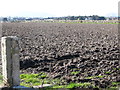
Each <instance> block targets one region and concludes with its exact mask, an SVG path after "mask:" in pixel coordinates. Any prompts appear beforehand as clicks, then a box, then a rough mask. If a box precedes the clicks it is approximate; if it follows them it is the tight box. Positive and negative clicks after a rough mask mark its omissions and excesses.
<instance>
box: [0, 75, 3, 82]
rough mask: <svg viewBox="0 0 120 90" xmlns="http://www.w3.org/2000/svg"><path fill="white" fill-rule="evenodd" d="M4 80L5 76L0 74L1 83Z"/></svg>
mask: <svg viewBox="0 0 120 90" xmlns="http://www.w3.org/2000/svg"><path fill="white" fill-rule="evenodd" d="M2 82H3V76H2V75H1V74H0V84H2Z"/></svg>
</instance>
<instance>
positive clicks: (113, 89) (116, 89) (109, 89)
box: [106, 87, 118, 90]
mask: <svg viewBox="0 0 120 90" xmlns="http://www.w3.org/2000/svg"><path fill="white" fill-rule="evenodd" d="M106 90H118V87H110V88H107V89H106Z"/></svg>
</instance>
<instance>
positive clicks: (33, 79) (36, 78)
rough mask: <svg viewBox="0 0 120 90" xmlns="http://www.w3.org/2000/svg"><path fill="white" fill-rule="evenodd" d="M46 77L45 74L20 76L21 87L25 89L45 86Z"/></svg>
mask: <svg viewBox="0 0 120 90" xmlns="http://www.w3.org/2000/svg"><path fill="white" fill-rule="evenodd" d="M47 77H48V76H47V75H46V74H45V73H39V74H21V75H20V79H21V85H22V86H26V87H31V86H36V85H41V84H43V83H44V84H46V83H48V82H49V81H48V80H47V79H46V78H47Z"/></svg>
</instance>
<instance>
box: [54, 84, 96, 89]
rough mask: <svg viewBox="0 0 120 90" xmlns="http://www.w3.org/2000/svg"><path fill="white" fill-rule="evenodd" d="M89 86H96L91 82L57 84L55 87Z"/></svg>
mask: <svg viewBox="0 0 120 90" xmlns="http://www.w3.org/2000/svg"><path fill="white" fill-rule="evenodd" d="M80 87H81V88H88V87H95V86H94V85H92V84H91V83H70V84H68V85H61V86H59V85H57V86H53V88H80Z"/></svg>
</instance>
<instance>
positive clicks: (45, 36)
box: [2, 22, 120, 88]
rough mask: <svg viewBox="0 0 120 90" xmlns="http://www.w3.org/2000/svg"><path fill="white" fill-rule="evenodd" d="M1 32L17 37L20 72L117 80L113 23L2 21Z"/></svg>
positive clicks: (119, 69)
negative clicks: (18, 40)
mask: <svg viewBox="0 0 120 90" xmlns="http://www.w3.org/2000/svg"><path fill="white" fill-rule="evenodd" d="M2 35H3V36H7V35H9V36H11V35H12V36H18V37H19V39H20V42H19V43H20V44H19V45H20V64H21V65H20V69H21V73H39V72H45V73H47V74H48V75H49V76H50V77H51V78H54V79H55V78H59V79H60V80H61V81H62V80H64V82H61V83H63V84H65V83H71V82H76V83H77V82H78V83H79V82H92V83H93V84H94V85H96V86H99V87H103V88H105V87H108V86H111V85H112V82H116V83H117V82H118V83H119V82H120V62H119V57H118V56H119V55H120V54H119V47H118V27H117V25H116V24H80V23H71V24H70V23H44V22H23V23H22V22H20V23H4V24H3V34H2Z"/></svg>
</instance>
